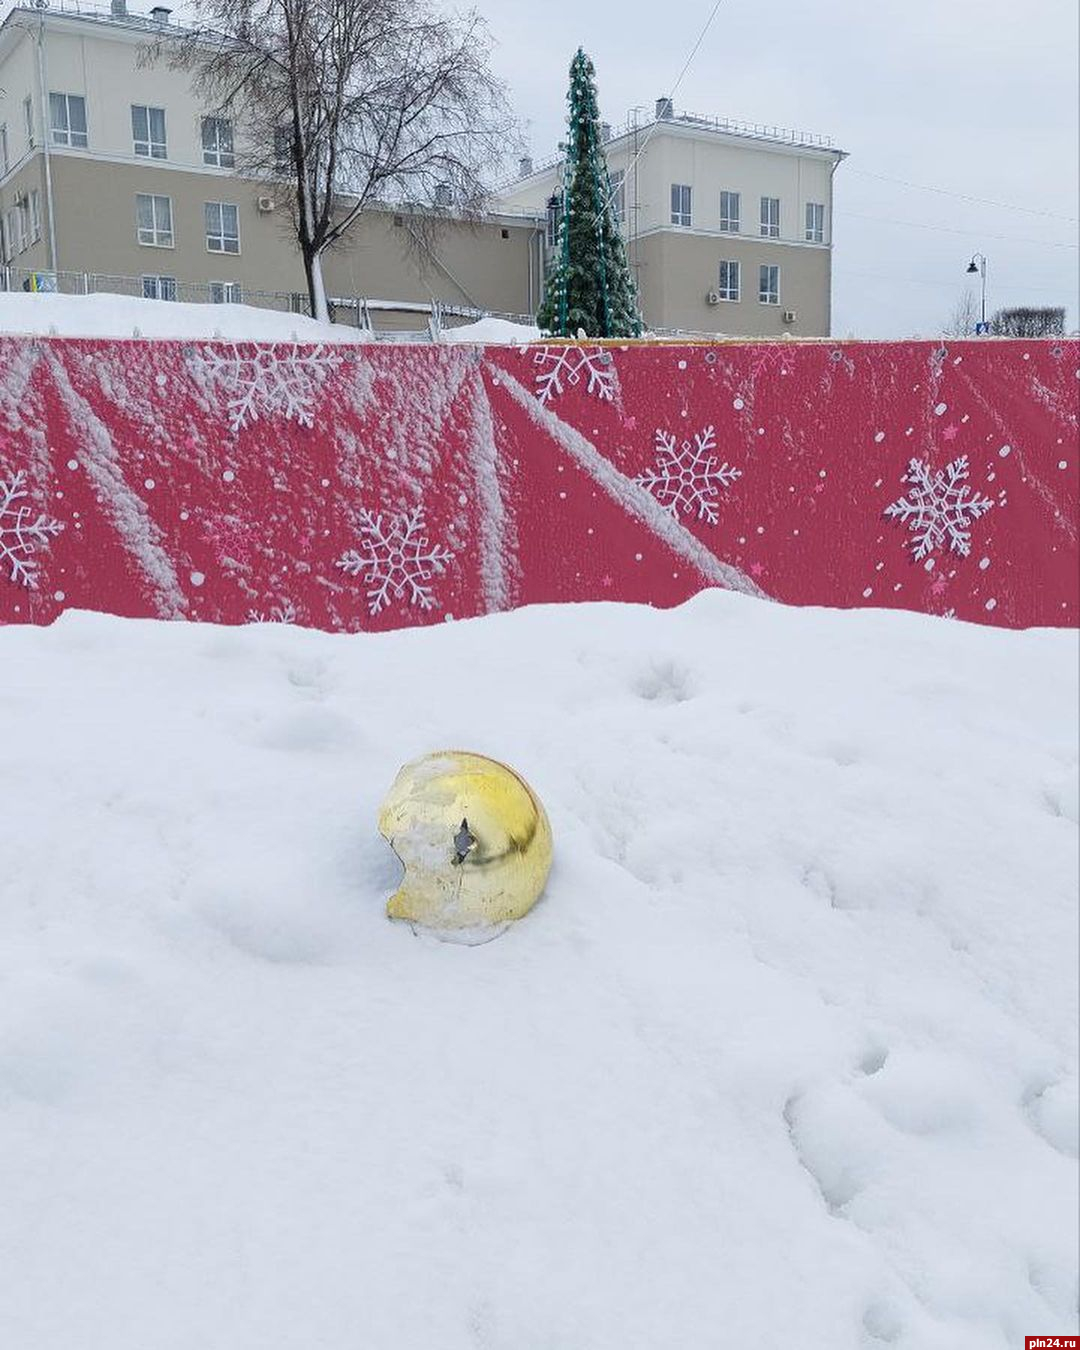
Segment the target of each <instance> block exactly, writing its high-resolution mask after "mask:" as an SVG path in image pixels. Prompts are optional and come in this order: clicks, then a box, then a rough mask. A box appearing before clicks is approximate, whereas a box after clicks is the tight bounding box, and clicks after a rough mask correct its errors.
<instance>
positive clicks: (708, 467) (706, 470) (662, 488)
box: [634, 427, 742, 525]
mask: <svg viewBox="0 0 1080 1350" xmlns="http://www.w3.org/2000/svg"><path fill="white" fill-rule="evenodd" d="M714 431H715V428H714V427H706V428H705V430H704V431H696V432H695V433H694V439H693V442H690V441H689V440H684V441H680V440H679V438H678V437H677V436H676V435H674V433H672V432H670V431H657V433H656V463H655V464H654V465H653V467H652V468H651V469H650V470H648V472H646V473H642V474H638V476H637V478H635V479H634V482H635V483H637V484H638V485H639V486H640V487H643V488H647V489H648V491H649V492H651V493H652V495H653V496H654V497H655V498H656V500H657V501H658V502H660V504H661V505H662V506H663V507H664V509H665V510H666V511H667V512H668V514H669V515H672V516H675V517H676V519H677V518H678V514H679V511H680V510H681V511H682V512H683V514H684V515H686V514H688V513H689V512H691V511H693V510H695V509H696V510H697V518H698V520H705V521H708V523H709V524H710V525H715V524H716V522H717V520H718V519H719V511H718V510H717V505H716V501H715V498H716V497H717V495H718V494H719V491H720V489H721V488H722V487H724V488H727V487H730V486H731V485H732V483H734V482H735V480H736V479H737V478H741V477H742V470H741V469H735V468H732V467H731V465H729V464H728V463H727V462H726V461H725V462H724V463H723V464H721V465H720V466H719V468H718V467H717V460H716V456H715V455H712V454H710V453H709V452H710V451H711V450H715V449H716V438H715V436H714V434H713V433H714Z"/></svg>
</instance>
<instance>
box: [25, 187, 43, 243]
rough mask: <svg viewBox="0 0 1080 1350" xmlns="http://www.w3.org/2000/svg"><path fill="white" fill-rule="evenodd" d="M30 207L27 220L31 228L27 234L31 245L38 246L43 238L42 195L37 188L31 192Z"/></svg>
mask: <svg viewBox="0 0 1080 1350" xmlns="http://www.w3.org/2000/svg"><path fill="white" fill-rule="evenodd" d="M28 207H29V209H28V212H27V217H26V219H27V225H28V227H29V228H28V230H27V234H28V235H29V239H30V243H31V244H36V243H37V242H38V240H39V239H40V238H41V193H40V192H39V191H38V189H37V188H32V189H31V191H30V200H29V203H28Z"/></svg>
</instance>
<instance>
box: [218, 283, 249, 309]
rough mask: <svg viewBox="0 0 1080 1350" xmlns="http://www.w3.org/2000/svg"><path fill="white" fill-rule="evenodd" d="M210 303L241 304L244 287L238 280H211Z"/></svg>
mask: <svg viewBox="0 0 1080 1350" xmlns="http://www.w3.org/2000/svg"><path fill="white" fill-rule="evenodd" d="M210 303H211V304H212V305H242V304H243V303H244V289H243V287H242V286H241V285H240V283H239V282H238V281H211V282H210Z"/></svg>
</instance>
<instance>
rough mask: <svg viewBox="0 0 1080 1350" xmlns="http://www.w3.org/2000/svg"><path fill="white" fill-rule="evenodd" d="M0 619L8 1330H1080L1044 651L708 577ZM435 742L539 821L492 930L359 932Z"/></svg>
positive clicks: (767, 1339) (37, 1333)
mask: <svg viewBox="0 0 1080 1350" xmlns="http://www.w3.org/2000/svg"><path fill="white" fill-rule="evenodd" d="M0 644H2V645H0V663H2V667H3V671H4V678H3V683H2V688H0V747H2V750H0V754H2V757H3V770H2V782H3V784H4V809H3V811H2V812H0V856H2V857H3V859H4V862H5V866H4V868H3V870H2V872H0V988H2V990H3V1000H2V1015H0V1157H3V1159H4V1164H5V1166H4V1171H5V1183H4V1201H3V1204H2V1205H0V1265H2V1268H3V1271H4V1277H3V1280H2V1281H0V1344H3V1345H4V1346H5V1347H6V1346H11V1347H13V1348H14V1347H19V1350H71V1348H72V1347H73V1346H78V1347H79V1350H148V1348H149V1347H152V1348H153V1350H193V1348H194V1347H208V1348H209V1347H221V1350H297V1347H301V1346H302V1347H311V1348H312V1350H314V1347H316V1346H318V1347H327V1348H328V1350H330V1348H333V1350H338V1347H344V1346H364V1347H365V1348H367V1347H370V1348H371V1350H433V1348H434V1347H438V1350H477V1348H478V1347H481V1348H483V1350H510V1348H511V1347H512V1348H513V1350H553V1347H565V1348H566V1350H585V1348H586V1347H587V1348H588V1350H628V1347H643V1348H645V1347H647V1348H649V1350H653V1348H655V1350H668V1348H669V1347H685V1348H686V1350H698V1348H699V1347H701V1348H704V1347H712V1346H743V1345H745V1346H753V1347H762V1348H764V1350H768V1348H769V1347H775V1348H776V1350H779V1348H780V1347H788V1346H792V1345H799V1346H803V1347H809V1348H810V1350H857V1348H860V1350H865V1347H872V1346H876V1345H879V1344H888V1345H893V1346H897V1347H902V1348H903V1350H914V1348H916V1347H918V1348H919V1350H1006V1347H1009V1348H1010V1350H1012V1348H1013V1347H1016V1346H1020V1345H1023V1337H1024V1335H1034V1334H1061V1333H1064V1332H1066V1331H1070V1330H1071V1331H1075V1330H1076V1310H1077V1274H1076V1272H1077V1245H1076V1224H1075V1213H1076V1209H1075V1206H1076V1200H1077V1164H1076V1137H1077V1077H1076V1027H1077V998H1076V969H1075V954H1076V949H1077V914H1076V892H1077V828H1076V824H1077V787H1076V783H1077V752H1076V747H1077V703H1076V674H1077V672H1076V655H1077V653H1076V642H1075V635H1073V634H1069V633H1065V632H1052V631H1029V632H1024V633H1014V632H1007V631H1002V630H995V629H990V628H986V627H976V626H970V625H966V624H961V623H956V622H948V621H942V620H940V619H931V618H926V617H922V616H917V615H910V614H903V613H895V612H894V613H886V612H881V611H870V610H863V611H858V612H848V613H838V612H828V611H820V610H814V609H789V608H785V607H783V606H780V605H775V604H766V603H762V602H760V601H755V600H753V599H750V598H747V597H743V596H739V595H735V594H731V593H722V592H718V591H709V592H706V593H703V594H702V595H700V596H699V597H697V598H696V599H695V600H693V601H692V602H690V603H689V604H687V605H685V606H683V607H681V608H678V609H674V610H670V611H666V612H658V611H652V610H648V609H642V608H637V607H632V606H607V605H592V606H566V607H560V608H534V609H525V610H521V611H519V612H516V613H514V614H509V615H502V616H495V617H491V618H485V619H478V620H476V621H473V622H468V623H459V624H452V625H443V626H437V627H433V628H427V629H413V630H405V631H401V632H396V633H389V634H381V635H371V634H367V635H363V634H362V635H357V636H353V637H344V636H332V635H328V634H320V633H316V632H304V631H299V630H297V629H294V628H291V627H289V626H286V625H281V624H262V625H254V626H251V627H248V628H236V629H227V628H214V627H208V626H203V625H198V624H162V623H156V622H152V621H124V620H119V619H114V618H108V617H105V616H97V615H88V614H82V613H70V612H69V613H67V614H65V615H63V616H62V617H61V618H60V619H59V620H58V622H57V623H56V624H55V625H54V626H52V627H51V628H33V627H15V628H8V629H5V630H2V631H0ZM445 745H456V746H462V747H467V748H470V749H475V750H478V751H481V752H485V753H489V754H494V755H497V756H500V757H502V758H505V759H507V760H508V761H509V762H511V763H512V764H514V765H515V766H517V767H518V768H519V769H520V770H521V771H522V772H523V773H525V774H526V775H527V776H528V778H529V779H530V781H531V782H533V784H534V786H535V787H536V789H537V791H538V792H539V793H540V795H541V796H542V798H543V800H544V802H545V804H546V805H547V808H548V811H549V814H550V816H551V821H552V826H553V830H554V834H555V846H556V864H555V869H554V871H553V873H552V877H551V881H550V883H549V886H548V890H547V893H546V896H545V898H544V899H543V900H542V901H541V902H540V904H539V905H538V906H537V907H536V909H535V910H533V912H532V913H531V914H530V915H529V916H528V917H526V918H525V919H524V920H522V921H521V922H520V923H518V924H517V925H515V926H514V927H512V928H511V929H510V930H509V931H508V932H507V933H506V934H505V935H504V936H503V937H501V938H500V939H499V940H497V941H495V942H492V943H490V944H488V945H486V946H482V947H474V948H468V947H460V946H454V945H447V944H442V943H439V942H436V941H433V940H431V939H429V938H426V937H417V936H414V934H413V933H412V932H411V930H410V929H409V928H408V927H403V926H400V925H394V924H391V923H390V922H388V921H387V919H386V918H385V915H384V909H383V907H384V904H385V900H386V897H387V896H388V895H389V894H390V892H391V890H392V889H393V887H394V885H395V883H396V878H397V868H396V865H395V862H394V859H393V857H392V855H391V854H390V852H389V850H388V849H387V847H386V845H385V843H384V842H383V840H382V839H381V838H379V836H378V835H377V833H376V831H375V811H376V806H377V803H378V801H379V799H380V797H381V795H382V793H383V792H384V791H385V789H386V788H387V786H388V785H389V783H390V782H391V780H392V779H393V776H394V774H395V772H396V770H397V768H398V767H399V765H400V764H402V763H403V762H404V761H406V760H407V759H409V758H410V757H412V756H415V755H417V754H419V753H422V752H424V751H427V750H430V749H433V748H437V747H440V746H445Z"/></svg>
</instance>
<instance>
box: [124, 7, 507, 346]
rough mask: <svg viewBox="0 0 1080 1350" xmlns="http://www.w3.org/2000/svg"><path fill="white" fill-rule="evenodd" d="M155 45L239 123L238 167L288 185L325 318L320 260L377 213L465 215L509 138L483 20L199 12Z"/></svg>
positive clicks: (386, 12)
mask: <svg viewBox="0 0 1080 1350" xmlns="http://www.w3.org/2000/svg"><path fill="white" fill-rule="evenodd" d="M196 16H197V20H196V23H195V25H194V26H193V27H192V28H191V29H189V30H188V31H187V33H186V35H185V36H182V37H180V38H179V39H177V38H174V37H171V36H170V37H169V38H168V39H162V40H161V41H160V42H159V43H157V44H155V45H154V47H153V48H152V49H151V51H150V55H149V59H151V60H156V59H160V58H162V57H164V58H165V59H167V60H168V61H169V62H170V64H172V65H174V66H177V67H180V68H183V69H186V70H188V71H190V73H191V76H192V82H193V85H194V87H195V89H196V91H197V92H198V93H199V94H200V96H201V97H202V98H203V100H204V101H205V103H206V105H207V108H208V110H212V111H214V112H215V113H219V114H220V115H221V116H223V117H229V118H231V119H232V120H233V121H234V123H235V124H236V128H237V133H238V134H237V137H236V165H237V168H238V170H240V171H241V172H246V173H249V174H252V175H253V176H256V177H271V178H276V179H279V180H284V181H287V182H288V184H289V187H290V193H291V202H292V207H293V227H294V229H295V232H296V240H297V243H298V245H299V249H300V254H301V257H302V258H303V263H304V272H305V275H306V277H307V285H308V295H309V299H310V302H311V312H312V314H313V315H314V317H315V318H317V319H322V320H324V321H325V320H327V319H328V318H329V314H328V310H327V303H326V290H325V286H324V284H323V275H322V257H323V254H324V253H325V252H326V250H327V249H329V248H331V247H332V246H333V245H334V244H335V243H336V242H337V241H338V240H339V239H340V238H341V237H342V235H344V234H345V233H346V231H347V230H348V229H349V228H350V227H351V226H352V225H353V224H354V223H355V221H356V220H357V218H358V217H359V215H360V213H361V212H362V211H363V210H364V209H365V208H366V207H368V206H370V205H371V204H372V203H374V202H376V201H394V202H402V203H410V204H413V205H421V206H423V205H427V204H433V205H436V206H441V207H444V208H445V207H446V206H447V205H450V204H452V205H453V206H454V207H455V208H456V209H458V210H460V211H462V212H464V213H466V214H469V213H475V212H476V211H478V210H479V208H480V205H481V203H482V201H483V199H484V195H485V194H484V187H483V183H482V174H483V173H484V171H485V170H486V169H489V168H490V167H492V166H493V165H495V164H496V163H498V162H499V160H501V159H502V157H503V155H504V154H505V153H506V150H507V145H508V142H509V141H510V140H512V139H513V135H514V129H513V119H512V117H511V115H510V111H509V105H508V102H507V98H506V92H505V87H504V85H503V84H502V83H501V81H499V80H498V79H497V78H496V77H495V76H494V75H493V74H492V72H491V69H490V65H489V53H490V40H489V37H488V32H487V28H486V26H485V25H484V22H483V20H482V19H481V18H480V17H479V16H478V15H477V14H475V13H469V14H465V15H463V16H457V15H455V16H447V15H444V14H442V13H440V12H439V11H438V10H437V9H436V8H435V7H434V3H433V0H196Z"/></svg>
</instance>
